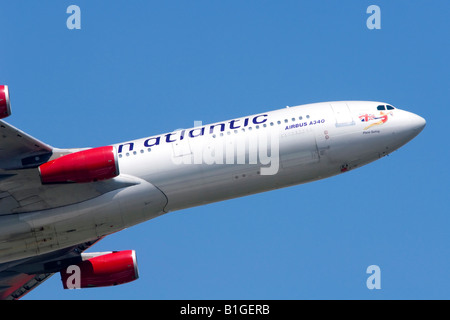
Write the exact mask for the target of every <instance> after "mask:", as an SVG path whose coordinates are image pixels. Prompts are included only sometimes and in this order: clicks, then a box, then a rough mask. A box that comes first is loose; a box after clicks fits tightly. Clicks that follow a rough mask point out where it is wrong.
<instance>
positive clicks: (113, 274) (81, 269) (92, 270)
mask: <svg viewBox="0 0 450 320" xmlns="http://www.w3.org/2000/svg"><path fill="white" fill-rule="evenodd" d="M60 274H61V281H62V282H63V287H64V289H81V288H93V287H108V286H115V285H119V284H124V283H128V282H131V281H134V280H136V279H137V278H139V273H138V269H137V262H136V253H135V251H134V250H125V251H116V252H112V253H107V254H102V253H101V255H100V256H95V257H93V258H90V259H88V260H85V261H82V262H80V263H79V264H77V265H72V266H69V267H68V268H67V269H65V270H62V271H61V272H60Z"/></svg>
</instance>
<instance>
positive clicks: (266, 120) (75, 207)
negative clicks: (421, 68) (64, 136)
mask: <svg viewBox="0 0 450 320" xmlns="http://www.w3.org/2000/svg"><path fill="white" fill-rule="evenodd" d="M10 114H11V109H10V99H9V92H8V87H7V86H0V117H1V118H5V117H8V116H9V115H10ZM424 127H425V120H424V119H423V118H421V117H420V116H417V115H415V114H413V113H410V112H407V111H404V110H400V109H397V108H395V107H393V106H392V105H390V104H388V103H384V102H372V101H335V102H323V103H313V104H307V105H301V106H296V107H289V108H283V109H280V110H274V111H270V112H264V113H260V114H255V115H250V116H246V117H242V118H236V119H231V120H227V121H223V122H218V123H213V124H208V125H199V126H196V127H193V128H190V129H179V130H176V131H172V132H168V133H163V134H161V135H157V136H152V137H147V138H143V139H138V140H134V141H128V142H123V143H119V144H113V145H109V146H102V147H97V148H85V149H58V148H54V147H52V146H50V145H48V144H45V143H43V142H41V141H39V140H37V139H35V138H33V137H31V136H30V135H28V134H26V133H24V132H22V131H20V130H18V129H16V128H14V127H13V126H11V125H9V124H7V123H6V122H4V121H3V120H0V298H1V299H18V298H20V297H22V296H23V295H24V294H26V293H27V292H29V291H30V290H32V289H33V288H35V287H36V286H37V285H39V284H40V283H42V282H43V281H44V280H45V279H47V278H48V277H50V276H51V275H53V274H54V273H60V274H61V279H62V282H63V286H64V287H65V288H87V287H99V286H110V285H117V284H122V283H126V282H130V281H133V280H135V279H137V278H138V269H137V265H136V255H135V252H134V251H133V250H129V251H119V252H116V251H112V252H97V253H86V252H85V251H86V250H87V249H88V248H89V247H91V246H92V245H93V244H95V243H96V242H97V241H99V240H101V239H102V238H103V237H105V236H107V235H109V234H112V233H114V232H117V231H120V230H123V229H125V228H127V227H130V226H133V225H136V224H138V223H141V222H143V221H146V220H149V219H153V218H155V217H158V216H160V215H162V214H165V213H167V212H170V211H175V210H180V209H185V208H189V207H193V206H198V205H203V204H207V203H212V202H216V201H221V200H226V199H231V198H235V197H241V196H244V195H249V194H254V193H258V192H263V191H268V190H272V189H278V188H282V187H287V186H292V185H296V184H301V183H306V182H310V181H314V180H318V179H324V178H327V177H331V176H334V175H337V174H340V173H343V172H346V171H349V170H352V169H354V168H357V167H360V166H362V165H365V164H367V163H370V162H372V161H374V160H377V159H380V158H382V157H383V156H385V155H387V154H389V153H391V152H393V151H394V150H396V149H398V148H399V147H401V146H403V145H404V144H405V143H407V142H408V141H410V140H411V139H413V138H414V137H415V136H417V135H418V134H419V133H420V132H421V131H422V129H423V128H424Z"/></svg>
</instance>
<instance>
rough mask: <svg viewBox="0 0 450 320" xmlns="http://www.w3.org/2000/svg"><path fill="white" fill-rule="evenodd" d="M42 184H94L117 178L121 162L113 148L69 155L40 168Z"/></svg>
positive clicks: (89, 150)
mask: <svg viewBox="0 0 450 320" xmlns="http://www.w3.org/2000/svg"><path fill="white" fill-rule="evenodd" d="M39 173H40V175H41V182H42V183H43V184H49V183H69V182H78V183H82V182H94V181H98V180H106V179H111V178H114V177H117V176H118V175H119V162H118V161H117V153H116V150H115V148H114V147H113V146H107V147H99V148H93V149H88V150H83V151H78V152H74V153H70V154H67V155H65V156H62V157H60V158H57V159H54V160H51V161H49V162H46V163H44V164H42V165H41V166H40V167H39Z"/></svg>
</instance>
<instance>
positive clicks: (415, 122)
mask: <svg viewBox="0 0 450 320" xmlns="http://www.w3.org/2000/svg"><path fill="white" fill-rule="evenodd" d="M426 124H427V122H426V121H425V119H424V118H422V117H421V116H418V115H417V114H411V119H410V125H411V129H412V130H413V131H415V132H416V133H417V134H419V133H420V132H421V131H422V130H423V128H425V125H426Z"/></svg>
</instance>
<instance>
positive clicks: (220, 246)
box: [0, 0, 450, 299]
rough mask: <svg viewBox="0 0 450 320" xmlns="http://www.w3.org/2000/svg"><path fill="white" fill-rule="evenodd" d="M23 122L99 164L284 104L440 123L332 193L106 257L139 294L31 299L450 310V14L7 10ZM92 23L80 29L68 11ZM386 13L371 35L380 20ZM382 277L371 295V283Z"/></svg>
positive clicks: (264, 205) (402, 6) (242, 203)
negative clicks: (376, 304) (375, 104)
mask: <svg viewBox="0 0 450 320" xmlns="http://www.w3.org/2000/svg"><path fill="white" fill-rule="evenodd" d="M0 3H1V6H0V8H1V10H0V27H1V30H2V51H1V53H0V58H1V60H0V83H2V84H7V85H9V88H10V93H11V99H12V102H11V103H12V112H13V114H12V116H11V117H10V118H8V119H7V121H8V122H9V123H11V124H13V125H14V126H17V127H19V128H20V129H22V130H24V131H25V132H27V133H29V134H31V135H33V136H35V137H37V138H38V139H40V140H42V141H45V142H47V143H48V144H50V145H52V146H55V147H60V148H70V147H96V146H102V145H108V144H113V143H117V142H122V141H127V140H132V139H137V138H141V137H146V136H151V135H155V134H159V133H164V132H169V131H171V130H174V129H176V128H183V127H189V126H192V125H193V122H194V121H195V120H201V121H203V123H211V122H218V121H222V120H227V119H233V118H237V117H241V116H245V115H250V114H255V113H260V112H264V111H268V110H272V109H277V108H283V107H285V106H286V105H291V106H293V105H300V104H306V103H311V102H320V101H330V100H378V101H387V102H389V103H391V104H392V105H394V106H396V107H398V108H402V109H406V110H409V111H412V112H414V113H417V114H419V115H421V116H423V117H424V118H425V119H426V120H427V127H426V128H425V130H424V131H423V132H422V133H421V134H420V135H419V136H418V137H417V138H415V139H414V140H413V141H411V142H410V143H409V144H407V145H406V146H404V147H403V148H401V149H400V150H398V151H396V152H394V153H393V154H391V155H390V156H388V157H385V158H383V159H381V160H379V161H376V162H374V163H372V164H370V165H368V166H366V167H363V168H360V169H357V170H355V171H351V172H349V173H346V174H343V175H340V176H337V177H333V178H331V179H327V180H322V181H318V182H314V183H311V184H305V185H299V186H295V187H290V188H285V189H281V190H276V191H271V192H267V193H262V194H258V195H253V196H249V197H244V198H240V199H234V200H229V201H225V202H220V203H215V204H211V205H207V206H203V207H197V208H192V209H188V210H183V211H179V212H173V213H170V214H167V215H165V216H162V217H160V218H157V219H154V220H151V221H148V222H146V223H143V224H141V225H138V226H135V227H132V228H130V229H127V230H124V231H122V232H119V233H116V234H114V235H111V236H109V237H107V238H105V239H104V240H103V241H101V242H99V243H98V244H97V245H96V246H95V247H94V248H92V250H91V251H108V250H122V249H135V250H136V251H137V256H138V262H139V270H140V279H139V280H137V281H135V282H133V283H130V284H126V285H123V286H117V287H112V288H98V289H86V290H75V291H74V290H70V291H68V290H63V289H62V285H61V283H60V280H59V275H55V276H54V277H52V278H51V279H50V280H48V281H47V282H45V283H44V284H43V285H41V286H40V287H39V288H38V289H36V290H34V291H33V292H31V293H30V294H29V295H27V296H26V297H25V298H26V299H449V298H450V277H449V275H448V270H449V267H450V251H449V246H448V243H450V231H449V226H450V217H449V214H450V212H449V209H448V205H447V201H446V198H447V197H448V192H449V182H448V181H449V169H448V163H447V162H448V158H449V156H450V151H449V150H450V148H448V145H449V142H448V139H447V131H448V118H449V116H450V112H449V106H448V104H449V101H450V95H449V85H450V76H449V74H450V68H449V62H448V57H449V56H450V40H449V31H450V21H449V19H448V13H449V12H450V2H448V1H443V0H442V1H418V0H417V1H406V0H397V1H386V0H385V1H382V0H375V1H348V0H346V1H331V0H326V1H298V0H297V1H251V0H246V1H200V0H195V1H189V2H188V1H138V0H136V1H133V2H130V1H114V2H112V1H102V0H97V1H82V0H75V1H63V0H58V1H55V0H53V1H45V2H42V1H20V2H19V1H3V0H1V1H0ZM71 4H76V5H78V6H79V7H80V9H81V29H80V30H69V29H68V28H67V27H66V20H67V18H68V17H69V14H67V13H66V9H67V7H68V6H69V5H71ZM372 4H376V5H378V6H379V7H380V9H381V29H380V30H369V29H368V28H367V27H366V20H367V19H368V18H369V16H370V15H369V14H367V13H366V9H367V7H368V6H369V5H372ZM374 264H375V265H378V266H379V267H380V269H381V289H380V290H368V289H367V287H366V280H367V278H368V276H369V275H368V274H366V268H367V267H368V266H370V265H374Z"/></svg>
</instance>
